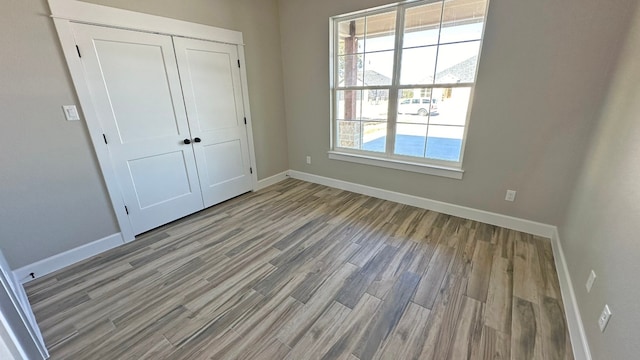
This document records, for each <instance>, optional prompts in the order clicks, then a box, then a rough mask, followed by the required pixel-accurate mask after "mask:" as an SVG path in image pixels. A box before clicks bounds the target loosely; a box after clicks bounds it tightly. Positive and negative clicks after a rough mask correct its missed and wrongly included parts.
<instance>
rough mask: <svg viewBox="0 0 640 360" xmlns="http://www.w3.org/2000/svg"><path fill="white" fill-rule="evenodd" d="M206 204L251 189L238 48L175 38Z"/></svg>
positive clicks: (217, 201)
mask: <svg viewBox="0 0 640 360" xmlns="http://www.w3.org/2000/svg"><path fill="white" fill-rule="evenodd" d="M174 46H175V50H176V59H177V62H178V69H179V72H180V80H181V82H182V90H183V94H184V101H185V105H186V108H187V115H188V119H189V127H190V129H191V135H192V137H193V138H194V139H196V141H197V142H194V152H195V157H196V163H197V167H198V174H199V178H200V187H201V190H202V197H203V199H204V205H205V207H208V206H211V205H214V204H217V203H219V202H222V201H224V200H227V199H229V198H232V197H234V196H237V195H239V194H242V193H245V192H247V191H250V190H251V188H252V183H251V170H250V169H251V163H250V159H249V147H248V139H247V125H246V124H245V115H244V104H243V99H242V84H241V80H240V67H239V56H238V49H237V46H235V45H229V44H221V43H215V42H210V41H202V40H194V39H184V38H174Z"/></svg>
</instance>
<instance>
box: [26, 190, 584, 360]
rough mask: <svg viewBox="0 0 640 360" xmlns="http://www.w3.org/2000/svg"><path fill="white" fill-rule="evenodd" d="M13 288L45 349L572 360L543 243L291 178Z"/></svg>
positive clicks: (118, 355) (120, 355) (155, 354)
mask: <svg viewBox="0 0 640 360" xmlns="http://www.w3.org/2000/svg"><path fill="white" fill-rule="evenodd" d="M25 287H26V290H27V294H28V296H29V300H30V302H31V304H32V306H33V309H34V313H35V315H36V318H37V321H38V324H39V325H40V327H41V329H42V332H43V336H44V339H45V342H46V344H47V347H48V349H49V352H50V354H51V359H290V360H299V359H348V360H369V359H517V360H522V359H544V360H552V359H553V360H555V359H559V360H560V359H573V353H572V350H571V342H570V339H569V334H568V330H567V323H566V317H565V314H564V306H563V303H562V297H561V293H560V286H559V282H558V275H557V271H556V268H555V264H554V259H553V253H552V249H551V243H550V241H549V239H546V238H542V237H538V236H533V235H530V234H526V233H522V232H518V231H514V230H509V229H505V228H501V227H497V226H492V225H487V224H483V223H480V222H476V221H472V220H467V219H462V218H458V217H455V216H450V215H445V214H441V213H437V212H433V211H429V210H425V209H420V208H416V207H412V206H408V205H403V204H398V203H394V202H390V201H386V200H381V199H377V198H373V197H369V196H365V195H360V194H355V193H351V192H348V191H344V190H339V189H334V188H330V187H326V186H322V185H318V184H312V183H307V182H304V181H300V180H294V179H288V180H285V181H282V182H280V183H278V184H275V185H273V186H270V187H268V188H265V189H263V190H261V191H258V192H254V193H248V194H245V195H242V196H239V197H237V198H234V199H231V200H229V201H227V202H224V203H222V204H219V205H216V206H214V207H211V208H209V209H206V210H204V211H201V212H198V213H196V214H193V215H191V216H188V217H186V218H184V219H181V220H178V221H175V222H173V223H170V224H167V225H165V226H162V227H160V228H158V229H155V230H152V231H150V232H148V233H146V234H143V235H141V236H139V237H138V238H136V240H135V241H133V242H131V243H129V244H126V245H123V246H120V247H118V248H115V249H112V250H109V251H107V252H105V253H102V254H100V255H97V256H95V257H93V258H91V259H88V260H85V261H83V262H80V263H78V264H75V265H72V266H70V267H67V268H65V269H62V270H60V271H57V272H55V273H53V274H50V275H48V276H45V277H42V278H39V279H36V280H34V281H32V282H30V283H28V284H26V286H25Z"/></svg>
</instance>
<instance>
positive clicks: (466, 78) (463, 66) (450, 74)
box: [436, 55, 478, 83]
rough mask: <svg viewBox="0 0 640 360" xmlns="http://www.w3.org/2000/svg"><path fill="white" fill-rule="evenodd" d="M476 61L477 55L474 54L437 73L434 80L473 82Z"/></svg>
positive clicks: (441, 81)
mask: <svg viewBox="0 0 640 360" xmlns="http://www.w3.org/2000/svg"><path fill="white" fill-rule="evenodd" d="M477 63H478V55H474V56H472V57H470V58H468V59H467V60H464V61H462V62H459V63H457V64H455V65H453V66H452V67H450V68H447V69H444V70H442V71H440V72H439V73H437V74H436V81H437V82H440V83H457V82H473V77H474V75H475V73H476V64H477Z"/></svg>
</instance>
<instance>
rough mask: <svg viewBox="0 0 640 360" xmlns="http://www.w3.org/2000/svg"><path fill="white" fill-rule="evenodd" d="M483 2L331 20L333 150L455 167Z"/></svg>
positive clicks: (427, 4)
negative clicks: (332, 47)
mask: <svg viewBox="0 0 640 360" xmlns="http://www.w3.org/2000/svg"><path fill="white" fill-rule="evenodd" d="M486 7H487V0H448V1H423V2H414V3H408V4H403V5H397V6H394V7H391V8H385V9H377V10H373V11H365V12H359V13H357V14H355V15H347V16H339V17H336V18H333V46H334V49H333V54H334V56H333V83H332V94H333V107H334V109H333V119H334V120H333V121H334V123H333V129H334V133H333V149H334V150H337V151H341V152H347V153H356V154H364V155H374V156H375V157H378V158H383V159H400V160H402V159H411V160H412V161H416V160H418V161H420V162H424V163H427V164H429V163H431V164H446V165H453V166H456V165H458V166H459V165H460V164H461V161H462V149H463V144H464V136H465V126H466V125H467V117H468V112H469V105H470V101H471V94H472V92H473V87H474V83H475V78H476V69H477V64H478V57H479V54H480V45H481V41H482V34H483V29H484V22H485V14H486Z"/></svg>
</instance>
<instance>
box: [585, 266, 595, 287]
mask: <svg viewBox="0 0 640 360" xmlns="http://www.w3.org/2000/svg"><path fill="white" fill-rule="evenodd" d="M594 281H596V273H595V272H594V271H593V270H591V273H590V274H589V278H588V279H587V284H586V285H585V286H586V287H587V292H591V288H592V287H593V282H594Z"/></svg>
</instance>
